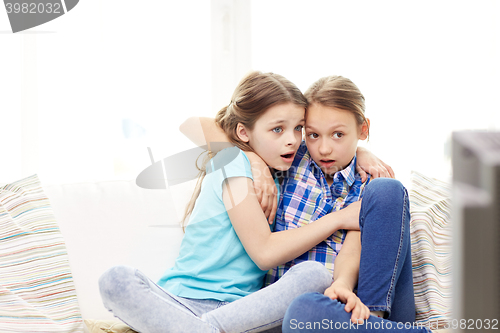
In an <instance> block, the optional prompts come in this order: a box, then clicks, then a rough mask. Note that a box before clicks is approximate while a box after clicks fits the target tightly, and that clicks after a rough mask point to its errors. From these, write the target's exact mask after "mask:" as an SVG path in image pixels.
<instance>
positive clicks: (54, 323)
mask: <svg viewBox="0 0 500 333" xmlns="http://www.w3.org/2000/svg"><path fill="white" fill-rule="evenodd" d="M75 331H77V332H82V331H83V321H82V318H81V315H80V309H79V306H78V301H77V298H76V292H75V287H74V284H73V278H72V276H71V271H70V268H69V262H68V257H67V253H66V247H65V244H64V239H63V237H62V235H61V232H60V230H59V227H58V225H57V222H56V220H55V217H54V215H53V212H52V209H51V207H50V203H49V200H48V199H47V197H46V196H45V194H44V192H43V190H42V187H41V185H40V181H39V180H38V177H37V176H36V175H33V176H31V177H28V178H25V179H22V180H19V181H16V182H13V183H11V184H6V185H3V186H1V187H0V332H30V333H34V332H75Z"/></svg>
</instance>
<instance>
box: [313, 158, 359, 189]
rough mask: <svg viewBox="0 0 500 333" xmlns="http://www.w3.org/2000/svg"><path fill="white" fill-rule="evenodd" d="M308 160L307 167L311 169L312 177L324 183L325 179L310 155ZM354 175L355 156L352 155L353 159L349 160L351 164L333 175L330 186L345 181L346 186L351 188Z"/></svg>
mask: <svg viewBox="0 0 500 333" xmlns="http://www.w3.org/2000/svg"><path fill="white" fill-rule="evenodd" d="M309 158H310V159H311V161H310V164H309V165H310V168H311V172H312V173H313V174H314V177H316V179H323V180H325V181H326V177H325V175H324V173H323V171H322V170H321V168H320V167H319V166H318V165H317V164H316V162H315V161H314V160H313V159H312V157H311V156H310V155H309ZM355 175H356V155H354V157H353V158H352V160H351V163H349V165H348V166H347V167H345V168H344V169H342V170H340V171H337V172H335V174H334V175H333V184H332V186H335V184H339V183H343V181H344V180H345V181H346V182H347V185H349V187H351V186H352V184H354V180H355Z"/></svg>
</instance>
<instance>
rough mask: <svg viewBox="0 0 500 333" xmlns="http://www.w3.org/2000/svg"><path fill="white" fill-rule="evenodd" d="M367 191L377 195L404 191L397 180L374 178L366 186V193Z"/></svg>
mask: <svg viewBox="0 0 500 333" xmlns="http://www.w3.org/2000/svg"><path fill="white" fill-rule="evenodd" d="M368 189H370V191H372V192H377V193H380V192H388V193H396V192H404V191H405V187H404V186H403V184H402V183H401V182H400V181H399V180H397V179H393V178H375V179H373V180H371V181H370V182H369V183H368V185H366V190H367V191H368Z"/></svg>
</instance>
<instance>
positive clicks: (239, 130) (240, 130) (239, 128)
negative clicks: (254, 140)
mask: <svg viewBox="0 0 500 333" xmlns="http://www.w3.org/2000/svg"><path fill="white" fill-rule="evenodd" d="M236 135H237V136H238V138H239V139H240V140H241V141H243V142H249V141H250V137H249V136H248V131H247V129H246V128H245V126H244V125H243V124H242V123H238V125H236Z"/></svg>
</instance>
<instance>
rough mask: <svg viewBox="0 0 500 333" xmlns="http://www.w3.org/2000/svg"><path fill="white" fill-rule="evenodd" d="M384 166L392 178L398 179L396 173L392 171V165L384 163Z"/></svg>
mask: <svg viewBox="0 0 500 333" xmlns="http://www.w3.org/2000/svg"><path fill="white" fill-rule="evenodd" d="M384 166H385V168H386V169H387V171H388V172H389V175H390V176H391V178H396V174H395V173H394V171H393V170H392V168H391V167H390V165H388V164H385V163H384Z"/></svg>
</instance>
